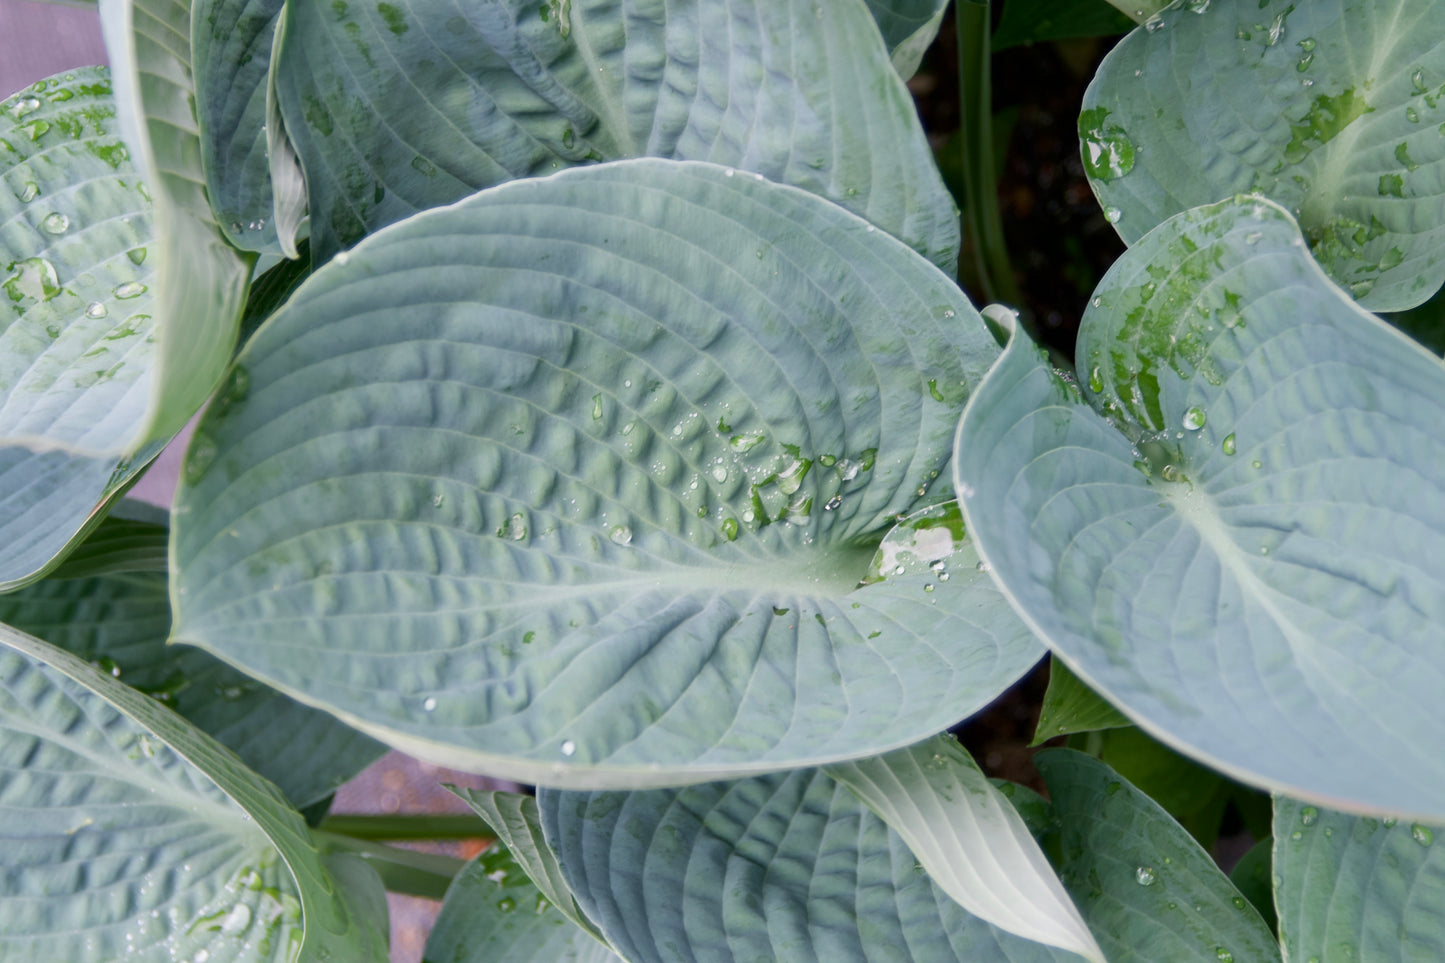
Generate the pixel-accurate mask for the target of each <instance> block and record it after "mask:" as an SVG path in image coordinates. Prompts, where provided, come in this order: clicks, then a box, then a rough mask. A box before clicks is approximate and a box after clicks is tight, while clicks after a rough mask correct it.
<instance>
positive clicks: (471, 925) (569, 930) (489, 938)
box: [424, 841, 621, 963]
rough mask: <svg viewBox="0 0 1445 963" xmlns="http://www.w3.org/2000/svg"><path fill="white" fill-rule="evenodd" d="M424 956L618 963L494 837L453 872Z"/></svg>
mask: <svg viewBox="0 0 1445 963" xmlns="http://www.w3.org/2000/svg"><path fill="white" fill-rule="evenodd" d="M567 898H568V899H569V900H570V899H571V898H572V897H571V895H570V894H569V895H568V897H567ZM424 959H425V960H426V961H427V963H621V958H620V957H618V955H617V954H616V953H613V952H612V951H611V950H610V949H608V948H607V946H606V945H604V944H602V943H599V942H598V941H597V940H596V939H593V937H592V936H591V935H589V934H587V933H585V932H583V931H582V930H581V929H580V928H578V927H577V926H574V925H573V924H572V923H571V922H570V921H569V920H568V919H567V917H565V916H563V915H562V914H561V913H560V912H558V911H557V906H556V904H555V903H553V902H552V901H551V900H550V899H548V898H547V897H546V896H545V895H544V894H543V893H542V891H541V890H539V889H538V888H537V887H536V886H535V885H533V883H532V881H531V879H529V878H528V876H527V874H526V872H524V871H523V869H522V867H521V866H520V865H519V864H518V863H517V860H516V859H515V857H514V856H513V855H512V853H511V851H510V850H508V848H507V846H506V844H505V843H502V842H500V841H498V842H495V843H493V844H492V845H491V846H489V847H487V850H486V852H484V853H482V854H481V855H480V856H478V857H477V858H476V859H474V860H472V861H471V862H470V863H468V864H467V867H466V869H464V870H462V871H461V872H460V873H458V874H457V878H456V879H455V880H454V881H453V882H452V885H451V887H450V888H449V889H448V890H447V896H446V902H445V903H443V904H442V911H441V915H439V916H438V917H437V921H436V926H434V927H433V928H432V931H431V933H430V934H429V935H428V936H427V941H426V955H425V957H424Z"/></svg>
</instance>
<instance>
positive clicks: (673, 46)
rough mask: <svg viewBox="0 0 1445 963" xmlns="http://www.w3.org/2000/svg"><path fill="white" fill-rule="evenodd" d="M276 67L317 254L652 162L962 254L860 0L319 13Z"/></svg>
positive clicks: (374, 7)
mask: <svg viewBox="0 0 1445 963" xmlns="http://www.w3.org/2000/svg"><path fill="white" fill-rule="evenodd" d="M929 2H930V4H932V5H937V3H936V0H929ZM277 57H278V60H277V76H276V90H277V95H278V97H279V100H280V106H281V109H282V113H283V114H284V117H285V122H286V123H285V126H286V132H287V133H288V134H289V136H290V138H291V140H292V141H293V142H294V144H295V147H296V151H297V154H298V155H299V157H300V160H301V163H302V165H303V166H304V168H305V170H306V182H307V187H308V189H309V195H310V201H311V238H312V247H313V254H314V255H315V257H316V258H317V260H318V262H324V261H326V260H329V259H330V258H331V257H332V255H334V254H335V253H336V251H337V250H339V249H341V248H343V247H349V246H350V245H351V244H353V243H355V242H356V241H357V240H358V239H359V238H361V237H362V236H363V235H365V234H367V233H369V232H371V231H373V230H376V229H377V228H379V227H382V226H384V225H386V224H390V223H393V222H395V221H399V220H401V219H403V218H405V217H407V216H408V215H410V214H412V213H414V212H416V211H419V210H423V209H425V208H430V207H436V206H438V205H441V204H449V203H451V202H452V201H456V200H458V199H460V198H463V197H466V196H468V195H470V194H472V193H474V192H475V191H477V190H480V189H482V188H486V187H491V186H493V185H495V184H499V183H501V182H503V181H508V180H512V179H513V178H521V177H535V176H539V175H543V174H549V173H552V172H553V171H556V170H558V169H559V168H562V167H570V166H574V165H578V164H587V163H591V162H593V161H601V160H609V161H610V160H619V159H622V158H628V157H643V156H652V157H668V158H673V159H676V160H698V161H711V162H713V163H717V164H727V165H731V166H733V167H737V168H739V169H741V170H746V171H751V172H757V173H761V174H763V175H765V176H767V177H768V178H769V179H771V180H774V181H778V182H780V183H786V184H792V185H795V186H798V187H803V188H805V189H807V190H810V191H813V192H815V193H817V194H821V195H823V196H825V197H828V198H831V199H832V200H834V201H836V202H838V203H840V204H842V205H843V206H845V207H847V208H849V209H850V210H852V211H854V212H855V213H858V214H861V215H863V216H864V217H867V218H868V219H869V220H871V221H873V223H875V224H876V225H878V226H879V227H880V228H882V229H883V230H885V231H889V232H891V233H893V234H894V235H896V236H898V237H900V238H902V239H904V240H905V241H907V242H908V243H909V244H910V245H912V246H913V247H914V248H915V249H917V250H919V251H920V252H922V253H924V254H925V255H926V256H928V257H929V258H930V259H931V260H933V261H934V263H936V264H938V265H939V266H940V267H942V268H943V269H944V270H945V271H948V272H949V273H950V274H951V273H952V272H953V270H954V266H955V264H956V262H957V260H958V245H959V233H958V219H957V215H956V211H955V209H954V206H953V202H952V200H951V199H950V196H949V194H948V192H947V189H946V188H945V187H944V185H943V181H942V180H941V179H940V177H939V175H938V172H937V170H936V169H935V168H934V166H933V155H932V151H931V150H930V148H929V146H928V141H927V139H926V138H925V137H924V134H923V131H922V128H921V127H920V126H919V122H918V117H917V112H916V109H915V107H914V105H913V99H912V97H911V96H910V95H909V93H908V90H907V88H905V87H904V86H903V83H902V81H901V80H900V79H899V78H897V77H896V76H894V74H893V71H892V70H891V69H890V68H889V54H888V50H887V49H886V48H885V47H884V45H883V43H882V40H881V38H880V36H879V31H878V29H877V27H876V26H875V24H874V23H873V21H872V19H871V18H870V16H869V12H868V9H867V8H866V7H865V6H864V4H863V2H862V0H829V2H828V4H827V11H826V15H824V11H823V8H822V7H819V6H818V5H817V4H816V2H815V0H766V2H764V0H721V2H720V0H707V2H700V0H673V2H669V3H665V4H661V3H654V2H648V0H545V2H540V0H502V2H493V3H487V4H482V5H477V6H471V5H463V6H461V7H458V6H457V5H456V4H454V3H452V2H450V0H396V2H395V3H378V4H371V3H357V2H350V0H338V2H334V3H305V4H295V5H293V6H292V7H291V8H290V9H289V10H288V12H287V29H286V36H285V39H284V41H283V43H282V46H281V49H280V51H279V52H278V54H277Z"/></svg>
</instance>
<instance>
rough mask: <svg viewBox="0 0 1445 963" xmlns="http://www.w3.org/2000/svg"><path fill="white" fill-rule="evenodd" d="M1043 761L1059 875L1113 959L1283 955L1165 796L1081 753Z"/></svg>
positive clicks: (1231, 962) (1254, 962) (1120, 962)
mask: <svg viewBox="0 0 1445 963" xmlns="http://www.w3.org/2000/svg"><path fill="white" fill-rule="evenodd" d="M1034 759H1035V761H1036V763H1037V765H1038V767H1039V772H1040V773H1042V774H1043V777H1044V781H1045V782H1047V783H1048V786H1049V795H1050V797H1051V798H1052V800H1053V812H1054V816H1055V818H1056V819H1057V820H1058V825H1059V826H1060V827H1061V840H1060V848H1061V851H1062V862H1061V864H1060V866H1059V876H1060V877H1061V878H1062V879H1063V881H1064V885H1065V886H1067V887H1068V889H1069V892H1070V894H1071V895H1072V896H1073V897H1074V900H1075V902H1076V903H1077V904H1078V907H1079V909H1080V911H1082V912H1083V914H1084V918H1085V919H1086V920H1088V922H1089V926H1090V927H1092V929H1093V931H1094V934H1095V935H1096V936H1097V937H1098V938H1099V943H1100V944H1101V945H1102V946H1103V947H1104V952H1105V953H1106V954H1108V959H1109V960H1110V963H1156V961H1160V960H1169V961H1170V963H1279V960H1280V953H1279V945H1278V944H1277V943H1276V942H1275V939H1274V937H1273V935H1272V934H1271V933H1270V931H1269V929H1268V927H1266V926H1265V925H1264V920H1262V919H1260V916H1259V912H1258V911H1257V910H1255V908H1254V906H1253V905H1251V904H1250V903H1249V902H1248V901H1247V900H1246V899H1245V898H1244V896H1243V895H1241V894H1240V892H1239V891H1238V890H1237V889H1235V888H1234V885H1233V884H1232V883H1230V881H1229V879H1228V877H1226V876H1225V875H1224V873H1223V872H1221V871H1220V869H1219V867H1218V866H1216V865H1215V863H1214V860H1213V859H1212V858H1211V857H1210V855H1209V854H1208V853H1206V852H1205V851H1204V850H1203V849H1201V848H1200V846H1199V844H1198V843H1196V842H1195V841H1194V839H1193V838H1192V837H1191V836H1190V835H1189V834H1188V833H1187V832H1185V831H1184V829H1183V827H1181V826H1180V825H1179V824H1178V823H1176V822H1175V821H1174V820H1173V819H1171V818H1169V814H1168V813H1166V812H1165V811H1164V810H1163V809H1162V808H1160V807H1159V805H1158V804H1157V803H1155V802H1154V801H1153V800H1152V799H1150V798H1149V797H1148V796H1146V795H1144V793H1142V792H1140V791H1139V790H1137V789H1135V788H1134V787H1133V786H1131V785H1129V784H1128V783H1127V782H1125V781H1124V780H1123V779H1121V778H1120V777H1119V776H1118V774H1116V773H1115V772H1114V771H1113V770H1111V769H1110V768H1109V767H1108V766H1106V765H1104V764H1103V763H1102V762H1099V761H1098V760H1097V759H1094V758H1093V757H1092V756H1087V755H1084V754H1083V753H1081V752H1074V751H1073V750H1069V749H1045V750H1044V751H1043V752H1040V753H1039V754H1038V755H1036V756H1035V757H1034Z"/></svg>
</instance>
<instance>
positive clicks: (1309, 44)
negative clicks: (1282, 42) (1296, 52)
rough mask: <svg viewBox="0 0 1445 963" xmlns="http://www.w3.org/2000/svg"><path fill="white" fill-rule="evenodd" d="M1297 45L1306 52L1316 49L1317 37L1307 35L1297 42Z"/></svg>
mask: <svg viewBox="0 0 1445 963" xmlns="http://www.w3.org/2000/svg"><path fill="white" fill-rule="evenodd" d="M1296 46H1297V47H1299V48H1300V49H1301V50H1303V51H1304V52H1305V53H1309V52H1310V51H1311V50H1313V49H1315V38H1314V37H1306V38H1304V39H1303V40H1301V41H1300V42H1299V43H1298V44H1296Z"/></svg>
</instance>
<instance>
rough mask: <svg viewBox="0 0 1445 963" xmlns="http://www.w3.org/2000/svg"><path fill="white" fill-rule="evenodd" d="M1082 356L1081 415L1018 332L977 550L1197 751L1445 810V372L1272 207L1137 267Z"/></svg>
mask: <svg viewBox="0 0 1445 963" xmlns="http://www.w3.org/2000/svg"><path fill="white" fill-rule="evenodd" d="M1078 351H1079V362H1080V381H1081V382H1082V383H1083V396H1082V397H1081V391H1080V389H1079V388H1078V387H1077V386H1075V385H1074V384H1072V383H1071V382H1066V381H1064V380H1063V379H1061V378H1060V377H1059V376H1058V375H1056V374H1055V373H1054V372H1053V371H1051V370H1050V368H1049V367H1048V365H1047V364H1046V363H1045V361H1044V360H1043V358H1042V357H1041V356H1040V354H1039V352H1038V350H1037V349H1036V348H1034V347H1033V345H1031V344H1029V343H1028V342H1027V341H1026V340H1024V339H1021V338H1019V337H1018V336H1017V335H1016V336H1015V340H1014V342H1013V343H1012V344H1010V345H1009V347H1008V349H1007V351H1006V352H1005V354H1004V357H1003V359H1002V360H1001V361H1000V362H999V364H998V366H997V367H996V368H995V369H994V370H993V371H992V372H991V373H990V375H989V377H988V380H987V381H985V382H984V384H983V386H982V387H981V388H980V389H979V390H978V391H977V392H976V393H975V395H974V397H973V399H971V401H970V404H969V407H968V409H967V410H966V412H965V414H964V417H963V420H962V423H961V424H960V426H959V445H958V456H957V459H956V462H955V470H956V484H957V486H958V490H959V492H960V494H961V495H962V502H963V505H964V507H965V513H966V515H967V517H968V519H969V521H970V532H971V534H972V535H973V537H974V538H975V540H976V544H977V546H978V549H979V553H980V554H981V555H982V556H983V557H984V558H985V559H986V560H987V561H988V562H990V563H991V564H992V566H993V574H994V576H995V578H996V580H997V581H998V583H999V584H1000V585H1001V586H1002V587H1003V589H1004V590H1005V591H1006V592H1007V593H1008V594H1009V595H1010V597H1011V598H1012V599H1013V600H1014V602H1015V604H1016V606H1017V607H1018V609H1019V610H1020V612H1021V613H1023V614H1024V615H1025V617H1026V619H1027V620H1028V621H1029V622H1030V623H1031V624H1033V625H1034V626H1035V627H1036V629H1037V630H1038V631H1039V633H1040V635H1041V637H1043V638H1044V639H1045V640H1046V641H1047V642H1048V644H1049V645H1050V646H1051V647H1053V649H1054V651H1055V654H1056V656H1059V657H1061V658H1063V659H1064V661H1066V662H1067V663H1068V664H1069V665H1070V667H1072V668H1073V669H1075V670H1076V671H1077V673H1078V675H1079V676H1080V677H1081V678H1082V679H1083V680H1084V681H1085V682H1087V683H1088V684H1089V685H1090V686H1091V687H1093V688H1094V689H1096V690H1098V691H1099V692H1100V693H1101V694H1102V695H1104V696H1105V697H1106V698H1108V700H1109V701H1110V702H1111V703H1113V704H1114V705H1115V706H1117V707H1119V708H1120V709H1121V710H1123V711H1124V712H1125V714H1126V715H1128V716H1129V717H1130V718H1132V719H1133V720H1134V721H1135V722H1137V723H1138V724H1139V725H1141V726H1142V727H1144V728H1145V729H1147V730H1148V731H1149V732H1150V733H1151V734H1153V735H1154V736H1156V737H1157V738H1159V739H1162V740H1163V741H1165V742H1166V743H1168V744H1170V745H1171V746H1173V747H1174V748H1176V749H1178V750H1179V751H1181V752H1184V753H1187V754H1190V755H1192V756H1194V757H1195V758H1196V759H1199V760H1201V761H1203V762H1205V763H1207V764H1209V765H1211V766H1214V767H1216V768H1219V769H1222V770H1224V771H1225V772H1227V773H1229V774H1231V775H1234V776H1236V777H1237V778H1240V779H1242V780H1244V781H1247V782H1251V783H1254V784H1256V785H1259V786H1263V787H1265V788H1270V789H1277V790H1281V791H1288V792H1290V793H1292V794H1293V795H1296V796H1302V797H1307V798H1310V799H1311V800H1313V801H1316V802H1319V801H1325V800H1332V801H1333V804H1334V805H1336V806H1340V805H1342V804H1345V803H1348V804H1349V805H1350V806H1352V807H1355V808H1357V809H1375V810H1378V811H1382V812H1392V811H1398V812H1402V813H1413V814H1415V815H1419V816H1426V817H1428V816H1429V815H1430V814H1445V813H1442V810H1445V803H1442V800H1445V757H1442V755H1441V754H1440V753H1439V752H1437V751H1436V748H1435V747H1436V746H1438V745H1440V744H1441V743H1442V741H1445V702H1442V700H1441V699H1440V693H1441V692H1442V691H1445V662H1442V659H1441V653H1440V645H1439V625H1440V624H1441V620H1442V618H1445V584H1442V579H1441V574H1440V570H1439V566H1438V565H1437V564H1436V562H1437V560H1438V559H1440V558H1445V524H1442V521H1445V367H1442V365H1441V363H1440V360H1439V359H1438V358H1435V357H1433V356H1432V355H1430V354H1429V353H1428V352H1426V351H1425V350H1423V349H1422V348H1420V346H1419V345H1417V344H1415V343H1414V342H1412V341H1410V340H1409V339H1408V338H1406V337H1405V336H1404V335H1402V334H1400V333H1399V332H1397V331H1395V330H1394V329H1392V328H1390V327H1389V326H1388V325H1386V324H1384V323H1383V322H1382V321H1380V320H1379V319H1378V318H1376V317H1374V316H1373V315H1370V314H1368V313H1366V312H1365V311H1363V310H1361V309H1360V308H1358V307H1357V306H1356V305H1355V304H1354V303H1352V302H1351V301H1350V299H1349V297H1348V296H1347V295H1345V294H1344V293H1343V292H1342V291H1340V290H1339V288H1338V287H1337V286H1335V285H1334V284H1332V283H1330V281H1329V280H1328V279H1327V278H1326V277H1325V276H1324V274H1323V272H1322V271H1321V270H1320V269H1319V266H1318V265H1317V264H1316V262H1315V261H1314V260H1313V259H1312V258H1311V257H1310V256H1309V253H1308V251H1307V250H1306V249H1305V246H1304V241H1303V239H1302V238H1301V236H1300V234H1299V232H1298V230H1297V228H1296V226H1295V224H1294V222H1293V220H1292V219H1291V218H1290V217H1289V215H1288V214H1287V213H1286V212H1285V211H1284V210H1283V209H1281V208H1279V207H1278V206H1276V205H1274V204H1271V203H1269V202H1267V201H1263V200H1253V199H1248V198H1245V199H1241V200H1239V201H1235V202H1227V203H1224V204H1219V205H1215V206H1211V207H1205V208H1200V209H1197V210H1194V211H1190V212H1188V213H1185V214H1183V215H1179V216H1178V217H1176V218H1173V219H1171V220H1170V221H1169V222H1167V223H1166V224H1164V225H1163V226H1161V227H1160V229H1159V230H1158V231H1156V232H1154V233H1152V234H1150V235H1149V236H1147V237H1145V238H1144V239H1142V240H1141V241H1140V242H1139V243H1138V244H1136V245H1135V246H1134V248H1132V249H1131V250H1130V251H1129V252H1127V253H1126V254H1125V256H1124V257H1123V258H1121V259H1120V261H1119V262H1118V263H1117V264H1116V265H1115V266H1114V268H1113V269H1112V270H1111V271H1110V272H1109V274H1108V275H1107V276H1106V277H1105V279H1104V280H1103V282H1102V283H1101V284H1100V287H1099V289H1098V291H1097V296H1096V298H1095V299H1094V302H1093V306H1092V307H1091V308H1090V309H1089V311H1088V312H1086V314H1085V317H1084V322H1083V326H1082V328H1081V330H1080V334H1079V348H1078ZM1084 398H1087V400H1088V401H1087V403H1085V400H1084Z"/></svg>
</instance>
